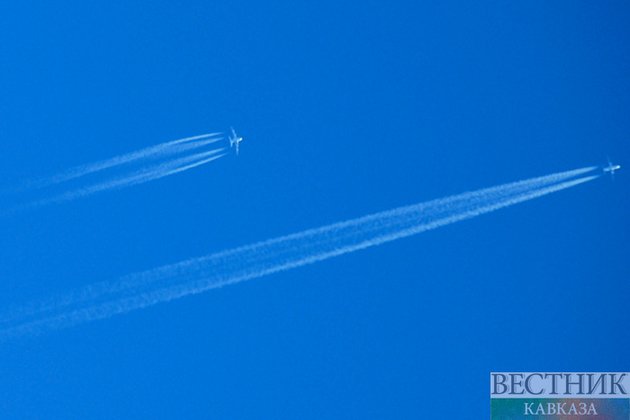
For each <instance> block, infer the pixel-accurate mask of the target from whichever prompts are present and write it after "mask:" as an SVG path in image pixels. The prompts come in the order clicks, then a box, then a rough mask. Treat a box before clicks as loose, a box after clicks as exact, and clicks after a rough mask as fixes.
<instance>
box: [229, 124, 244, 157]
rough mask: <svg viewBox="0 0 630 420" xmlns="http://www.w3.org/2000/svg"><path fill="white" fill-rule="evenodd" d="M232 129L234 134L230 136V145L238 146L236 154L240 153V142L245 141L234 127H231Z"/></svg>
mask: <svg viewBox="0 0 630 420" xmlns="http://www.w3.org/2000/svg"><path fill="white" fill-rule="evenodd" d="M230 130H232V135H231V136H230V147H234V146H236V154H237V155H238V144H239V143H240V142H242V141H243V137H239V136H237V135H236V131H234V128H232V127H230Z"/></svg>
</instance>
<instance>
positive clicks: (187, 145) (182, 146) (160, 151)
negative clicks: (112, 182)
mask: <svg viewBox="0 0 630 420" xmlns="http://www.w3.org/2000/svg"><path fill="white" fill-rule="evenodd" d="M221 134H222V133H208V134H201V135H198V136H192V137H186V138H182V139H178V140H171V141H168V142H165V143H161V144H158V145H155V146H151V147H147V148H144V149H141V150H138V151H135V152H131V153H126V154H123V155H120V156H116V157H113V158H110V159H106V160H102V161H98V162H94V163H90V164H87V165H81V166H77V167H75V168H72V169H69V170H67V171H65V172H62V173H60V174H57V175H53V176H51V177H48V178H42V179H38V180H33V181H28V182H26V183H25V184H24V185H23V186H22V187H21V188H20V189H21V190H24V189H28V188H44V187H49V186H51V185H56V184H60V183H62V182H67V181H71V180H74V179H77V178H81V177H84V176H86V175H90V174H93V173H96V172H100V171H103V170H105V169H110V168H115V167H117V166H121V165H124V164H128V163H132V162H136V161H140V160H143V159H153V158H159V157H163V156H167V155H172V154H177V153H181V152H184V151H187V150H191V149H195V148H199V147H202V146H205V145H208V144H212V143H215V142H218V141H220V140H221V139H222V137H217V136H220V135H221Z"/></svg>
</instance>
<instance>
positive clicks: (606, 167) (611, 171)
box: [604, 159, 621, 179]
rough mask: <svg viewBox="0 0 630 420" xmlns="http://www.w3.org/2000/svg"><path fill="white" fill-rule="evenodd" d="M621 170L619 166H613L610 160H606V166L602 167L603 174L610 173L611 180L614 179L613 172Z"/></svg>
mask: <svg viewBox="0 0 630 420" xmlns="http://www.w3.org/2000/svg"><path fill="white" fill-rule="evenodd" d="M619 169H621V165H613V164H612V162H611V161H610V159H608V166H605V167H604V172H610V176H611V177H612V179H615V171H616V170H619Z"/></svg>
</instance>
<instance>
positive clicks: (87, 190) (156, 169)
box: [5, 147, 226, 214]
mask: <svg viewBox="0 0 630 420" xmlns="http://www.w3.org/2000/svg"><path fill="white" fill-rule="evenodd" d="M224 151H225V148H224V147H222V148H217V149H213V150H210V151H207V152H202V153H196V154H193V155H189V156H185V157H182V158H178V159H173V160H169V161H166V162H163V163H160V164H157V165H153V166H149V167H146V168H142V169H140V170H136V171H135V172H132V173H130V174H126V175H122V176H119V177H118V178H115V179H112V180H107V181H102V182H98V183H94V184H92V185H88V186H85V187H81V188H76V189H74V190H71V191H67V192H64V193H61V194H58V195H56V196H53V197H50V198H44V199H40V200H37V201H32V202H30V203H27V204H23V205H20V206H18V207H15V208H13V209H11V210H9V211H7V212H5V214H11V213H14V212H17V211H21V210H26V209H33V208H37V207H41V206H45V205H49V204H59V203H63V202H67V201H71V200H75V199H78V198H82V197H86V196H89V195H92V194H96V193H99V192H103V191H108V190H116V189H121V188H126V187H131V186H134V185H138V184H144V183H146V182H150V181H154V180H156V179H160V178H164V177H166V176H170V175H174V174H177V173H180V172H184V171H187V170H189V169H192V168H196V167H198V166H201V165H204V164H207V163H210V162H212V161H214V160H217V159H219V158H222V157H223V156H225V155H226V153H222V152H224Z"/></svg>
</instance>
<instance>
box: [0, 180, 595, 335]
mask: <svg viewBox="0 0 630 420" xmlns="http://www.w3.org/2000/svg"><path fill="white" fill-rule="evenodd" d="M593 169H594V168H583V169H579V170H575V171H568V172H562V173H557V174H552V175H548V176H545V177H539V178H532V179H529V180H525V181H520V182H515V183H510V184H504V185H500V186H497V187H492V188H486V189H482V190H478V191H473V192H468V193H464V194H458V195H454V196H450V197H446V198H442V199H437V200H432V201H427V202H424V203H419V204H415V205H411V206H405V207H400V208H397V209H393V210H389V211H385V212H380V213H375V214H371V215H368V216H364V217H361V218H358V219H353V220H348V221H345V222H340V223H335V224H332V225H328V226H324V227H321V228H316V229H309V230H306V231H303V232H299V233H295V234H292V235H287V236H283V237H279V238H275V239H271V240H267V241H263V242H259V243H255V244H252V245H248V246H244V247H240V248H235V249H231V250H227V251H223V252H219V253H215V254H211V255H208V256H205V257H201V258H195V259H191V260H187V261H184V262H181V263H178V264H174V265H168V266H164V267H161V268H157V269H154V270H150V271H146V272H143V273H139V274H134V275H130V276H127V277H125V278H122V279H120V280H118V281H115V282H102V283H97V284H94V285H91V286H87V287H84V288H82V289H80V290H78V291H75V292H72V293H69V294H67V295H65V296H59V297H55V298H52V299H50V300H49V301H47V302H39V303H34V304H31V305H28V306H24V307H22V308H19V309H16V310H13V311H10V312H9V313H8V314H7V316H5V317H4V318H1V319H0V325H3V326H0V336H4V337H8V336H12V335H16V334H22V333H37V332H41V331H45V330H48V329H54V328H59V327H66V326H71V325H74V324H78V323H82V322H87V321H91V320H96V319H101V318H107V317H110V316H113V315H115V314H120V313H124V312H128V311H131V310H134V309H139V308H144V307H147V306H151V305H155V304H157V303H160V302H166V301H170V300H173V299H177V298H179V297H182V296H186V295H190V294H197V293H201V292H203V291H206V290H210V289H215V288H219V287H223V286H226V285H229V284H235V283H239V282H243V281H245V280H250V279H254V278H258V277H262V276H265V275H268V274H272V273H276V272H281V271H286V270H289V269H291V268H296V267H300V266H304V265H307V264H312V263H314V262H317V261H322V260H325V259H328V258H331V257H334V256H339V255H343V254H347V253H350V252H354V251H357V250H360V249H364V248H368V247H372V246H375V245H380V244H383V243H386V242H390V241H393V240H396V239H400V238H404V237H407V236H411V235H414V234H418V233H421V232H425V231H427V230H432V229H435V228H438V227H441V226H446V225H449V224H451V223H455V222H458V221H462V220H466V219H470V218H473V217H476V216H479V215H482V214H485V213H489V212H492V211H495V210H498V209H501V208H504V207H508V206H511V205H514V204H517V203H521V202H524V201H528V200H531V199H534V198H537V197H541V196H543V195H547V194H550V193H553V192H556V191H560V190H564V189H566V188H570V187H573V186H576V185H580V184H583V183H586V182H589V181H591V180H594V179H596V178H598V177H599V175H592V176H582V177H579V176H580V175H584V174H586V173H588V172H591V171H592V170H593ZM576 177H578V178H576Z"/></svg>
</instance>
